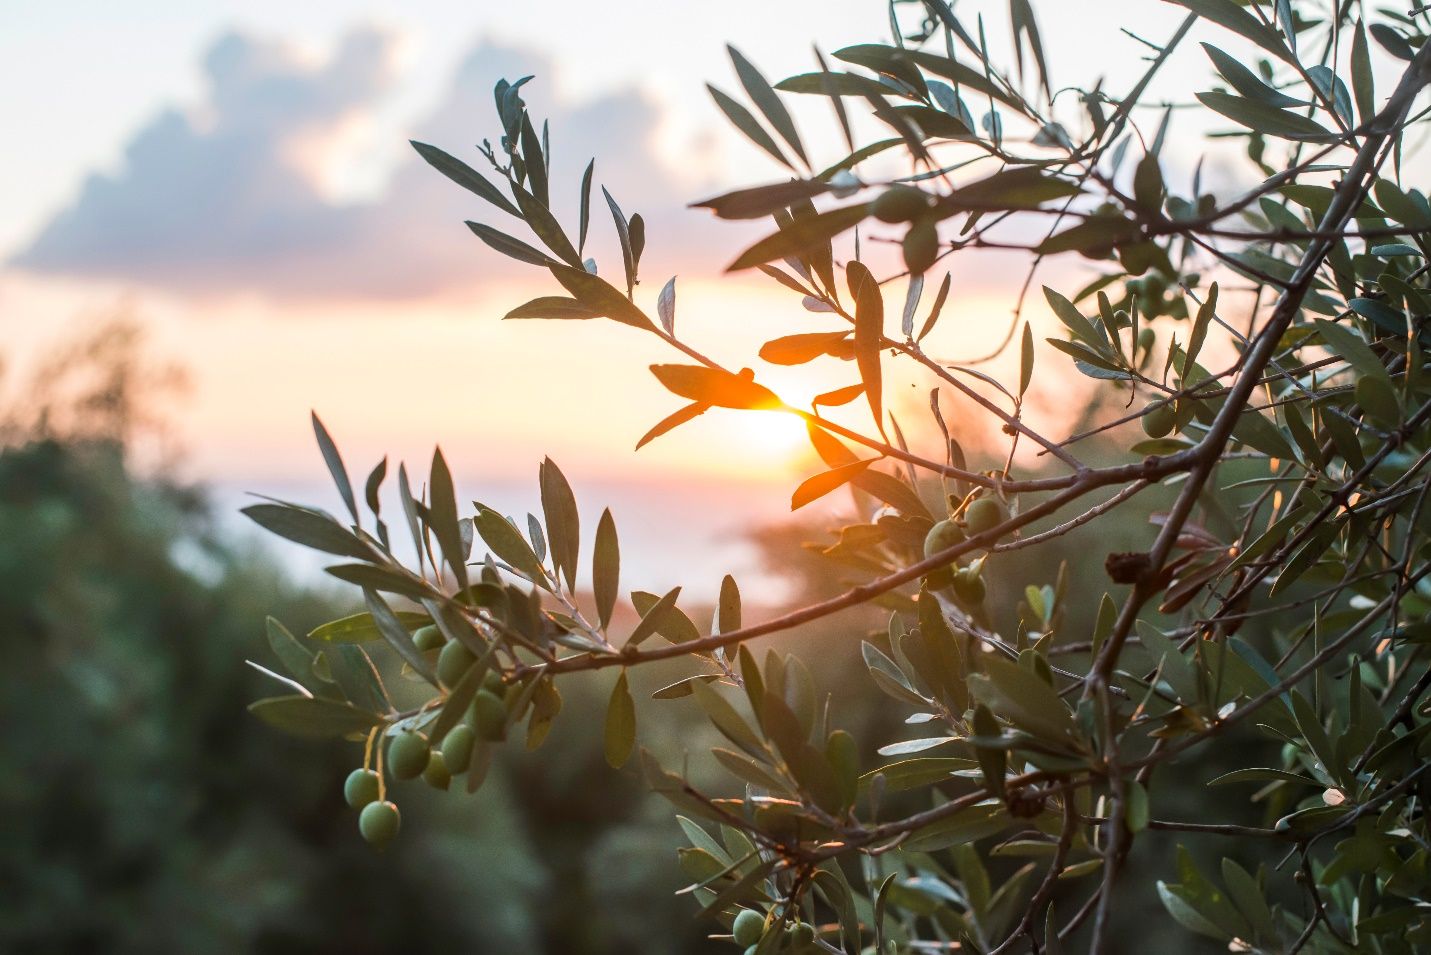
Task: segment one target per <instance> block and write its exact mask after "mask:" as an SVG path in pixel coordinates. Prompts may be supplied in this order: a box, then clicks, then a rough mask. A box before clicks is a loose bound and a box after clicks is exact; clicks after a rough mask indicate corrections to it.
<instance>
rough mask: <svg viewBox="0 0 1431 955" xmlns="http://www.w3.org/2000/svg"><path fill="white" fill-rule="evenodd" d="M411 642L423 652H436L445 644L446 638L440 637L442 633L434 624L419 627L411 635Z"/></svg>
mask: <svg viewBox="0 0 1431 955" xmlns="http://www.w3.org/2000/svg"><path fill="white" fill-rule="evenodd" d="M412 642H413V643H415V644H417V648H418V649H419V650H422V651H424V652H426V651H428V650H436V649H437V648H438V647H440V646H442V645H443V644H444V643H446V642H447V638H446V637H444V636H443V635H442V631H441V630H439V629H437V625H436V624H429V625H428V626H426V627H419V628H418V630H417V632H416V633H414V634H413V635H412Z"/></svg>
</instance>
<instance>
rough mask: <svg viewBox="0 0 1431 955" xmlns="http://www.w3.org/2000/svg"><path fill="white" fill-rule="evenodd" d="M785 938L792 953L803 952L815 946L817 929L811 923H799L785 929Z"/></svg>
mask: <svg viewBox="0 0 1431 955" xmlns="http://www.w3.org/2000/svg"><path fill="white" fill-rule="evenodd" d="M785 938H786V940H787V941H788V942H789V944H790V950H791V951H792V952H803V951H805V950H806V949H808V948H809V947H810V946H811V945H814V944H815V928H814V926H812V925H811V924H810V923H809V922H797V923H795V924H793V925H787V926H786V927H785Z"/></svg>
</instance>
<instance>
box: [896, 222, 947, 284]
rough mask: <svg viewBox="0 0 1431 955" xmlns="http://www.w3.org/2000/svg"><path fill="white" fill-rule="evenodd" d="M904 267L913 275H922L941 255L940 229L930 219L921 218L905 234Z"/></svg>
mask: <svg viewBox="0 0 1431 955" xmlns="http://www.w3.org/2000/svg"><path fill="white" fill-rule="evenodd" d="M903 247H904V267H905V268H907V269H909V272H910V274H911V275H922V274H923V273H925V272H927V271H928V270H929V267H930V266H931V265H933V264H934V260H935V259H936V258H938V257H939V230H938V229H936V228H935V227H934V223H933V222H931V221H929V220H928V219H920V220H918V221H916V222H915V223H914V224H913V225H911V226H910V227H909V231H908V232H906V233H905V234H904V242H903Z"/></svg>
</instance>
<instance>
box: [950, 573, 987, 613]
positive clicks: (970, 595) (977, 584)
mask: <svg viewBox="0 0 1431 955" xmlns="http://www.w3.org/2000/svg"><path fill="white" fill-rule="evenodd" d="M986 593H987V588H986V587H985V586H984V578H983V577H981V576H980V575H979V574H978V573H976V572H975V571H974V569H973V568H972V567H965V568H964V569H963V570H961V571H959V572H958V573H957V574H955V575H954V596H956V597H958V598H959V602H960V603H962V604H964V605H965V606H967V607H977V606H979V605H980V604H982V603H983V602H984V596H985V594H986Z"/></svg>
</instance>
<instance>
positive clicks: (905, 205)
mask: <svg viewBox="0 0 1431 955" xmlns="http://www.w3.org/2000/svg"><path fill="white" fill-rule="evenodd" d="M928 209H929V197H928V196H926V195H925V194H924V193H923V192H921V191H920V190H918V189H916V188H914V187H913V186H905V185H897V186H890V187H889V188H888V189H886V190H885V191H884V192H882V193H880V194H879V196H878V197H876V198H875V201H874V202H873V203H871V204H870V214H871V215H873V216H874V217H875V218H876V219H878V220H879V221H881V222H909V221H910V220H911V219H914V218H916V217H917V216H919V214H920V213H922V212H925V211H926V210H928Z"/></svg>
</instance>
